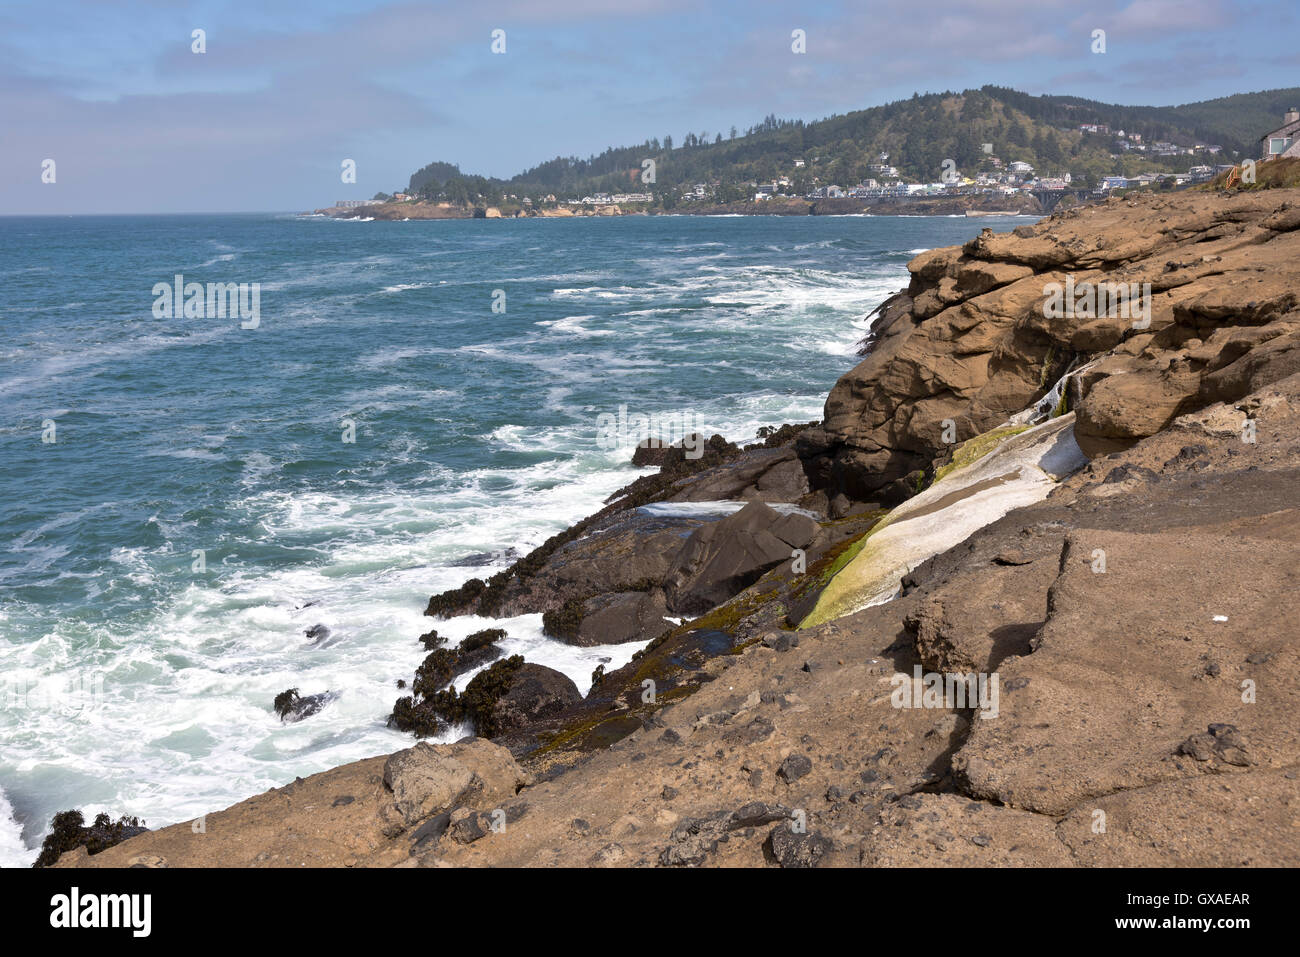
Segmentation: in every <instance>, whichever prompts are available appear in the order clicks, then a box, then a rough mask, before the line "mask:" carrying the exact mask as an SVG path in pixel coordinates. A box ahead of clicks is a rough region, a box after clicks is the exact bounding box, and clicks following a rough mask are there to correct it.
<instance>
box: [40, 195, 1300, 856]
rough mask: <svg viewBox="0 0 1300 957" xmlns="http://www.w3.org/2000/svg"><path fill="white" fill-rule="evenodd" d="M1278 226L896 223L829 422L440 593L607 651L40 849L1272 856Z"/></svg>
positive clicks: (1132, 207)
mask: <svg viewBox="0 0 1300 957" xmlns="http://www.w3.org/2000/svg"><path fill="white" fill-rule="evenodd" d="M1298 253H1300V195H1297V192H1296V191H1289V190H1274V191H1267V192H1259V193H1251V194H1243V195H1230V194H1222V193H1208V192H1207V193H1182V194H1178V195H1174V196H1164V197H1147V198H1144V199H1141V200H1132V201H1116V202H1111V203H1107V204H1104V205H1101V206H1098V207H1089V208H1084V209H1080V210H1076V211H1070V212H1064V213H1061V214H1057V215H1054V216H1052V217H1049V218H1048V219H1045V220H1043V221H1041V222H1039V223H1038V224H1037V225H1034V226H1024V227H1020V228H1018V229H1016V230H1015V231H1014V233H1012V234H1005V235H997V234H993V233H991V232H989V231H985V232H983V233H982V234H981V235H980V236H978V237H977V238H975V239H973V240H972V241H971V242H969V243H967V244H966V245H965V246H962V247H954V248H949V249H940V250H935V251H933V252H930V253H926V254H923V255H921V256H918V257H917V258H916V259H915V260H913V262H912V263H911V264H910V267H909V268H910V271H911V274H912V280H911V284H910V286H909V288H908V289H907V290H906V291H905V292H902V293H900V294H899V295H897V296H895V297H893V298H892V299H890V300H889V301H888V302H887V303H885V304H884V306H883V307H882V309H881V310H880V312H879V315H878V317H877V319H876V321H875V323H874V325H873V326H872V328H871V332H870V334H869V336H868V341H867V342H866V343H865V344H864V348H865V350H866V355H865V357H864V359H863V361H862V362H861V363H860V364H859V365H858V366H857V367H856V368H855V369H853V370H852V371H850V372H849V373H848V374H847V375H845V376H844V377H843V378H842V379H841V380H840V381H839V383H837V385H836V386H835V388H834V390H833V391H832V392H831V395H830V397H829V398H828V400H827V404H826V414H825V418H824V421H822V422H820V423H814V424H809V425H807V426H800V427H787V428H785V429H782V430H779V431H778V432H776V433H775V434H773V435H771V436H768V437H767V438H766V439H765V440H764V441H763V442H761V443H757V444H755V445H753V446H750V447H748V448H740V447H737V446H734V445H731V444H729V443H727V442H725V441H723V440H722V439H721V438H719V437H715V438H714V440H712V441H711V442H710V444H709V446H708V451H707V452H706V453H705V454H704V455H703V456H702V457H701V458H700V459H698V460H691V459H688V458H687V457H686V456H685V454H684V451H683V450H682V449H669V450H649V449H647V450H641V451H639V452H638V458H639V459H640V460H641V461H643V462H644V463H646V464H654V465H656V466H657V467H658V468H659V471H658V472H657V473H656V474H651V475H647V476H645V477H644V478H642V479H640V480H638V482H637V483H634V484H633V485H631V486H629V487H628V488H626V489H624V490H621V492H620V493H617V494H616V495H615V496H614V497H613V498H612V499H611V501H610V503H609V504H608V506H607V507H606V508H605V509H604V510H603V511H602V512H600V513H598V514H597V515H595V516H592V517H591V518H589V519H587V520H585V521H584V522H582V523H580V524H579V525H578V526H575V528H574V529H572V530H570V531H569V532H568V533H565V534H562V535H559V536H556V538H554V539H552V540H551V541H550V542H547V543H546V544H545V545H544V546H542V547H541V548H540V549H538V550H536V551H535V552H533V553H532V554H530V555H528V556H525V557H524V558H523V559H521V560H520V561H519V562H518V563H516V565H514V566H513V567H512V568H510V569H509V570H507V571H506V572H503V573H501V574H500V575H498V576H495V577H494V578H493V579H490V580H488V581H471V582H470V583H468V584H467V585H466V586H465V587H463V588H461V589H457V590H456V591H454V592H450V593H447V594H444V595H439V596H434V598H433V599H431V601H430V603H429V608H428V614H429V615H430V616H431V617H433V618H435V619H436V618H439V617H445V616H448V615H455V614H463V613H469V612H477V613H482V614H489V615H490V614H504V613H510V614H517V613H521V612H541V613H543V614H544V615H545V616H546V619H545V620H546V621H547V627H548V629H549V630H551V631H552V633H553V634H555V635H556V636H557V638H559V639H560V640H569V641H575V642H578V643H583V642H588V643H591V642H594V641H600V642H609V641H624V640H627V641H633V640H639V641H645V640H646V639H651V640H650V641H649V643H648V644H647V645H646V646H645V647H644V648H643V649H642V650H641V651H640V652H638V654H637V655H636V657H635V658H634V659H633V660H632V662H631V663H629V664H628V665H627V666H625V667H624V668H620V669H618V670H616V671H613V672H610V673H608V674H603V673H598V674H597V675H595V676H594V680H593V683H592V687H591V689H590V690H589V691H588V692H587V694H586V695H583V696H577V695H575V693H574V690H573V689H572V687H571V686H570V687H567V688H566V687H561V686H560V683H558V682H553V681H549V680H548V677H547V676H546V675H545V674H542V673H539V671H538V670H537V669H536V668H535V667H534V668H533V670H532V671H525V666H524V665H523V664H522V663H521V662H518V661H517V660H514V659H509V660H507V661H505V662H499V663H498V665H494V666H492V667H493V669H499V670H497V671H495V672H493V673H492V675H491V677H490V679H489V680H486V681H484V682H483V683H482V685H481V687H480V688H479V689H478V691H476V692H475V696H474V701H473V706H474V709H477V710H474V711H473V712H472V713H475V714H481V715H486V716H488V717H486V718H484V719H482V720H483V725H482V727H480V731H481V732H483V733H484V734H490V735H492V737H493V740H492V742H488V741H485V740H483V739H481V738H479V739H472V740H470V741H466V742H461V743H458V744H454V745H439V746H432V747H431V746H428V745H425V744H419V745H417V746H415V747H414V748H412V749H409V750H407V751H403V752H399V754H397V755H393V756H391V757H389V758H387V759H385V758H382V757H381V758H374V759H370V760H369V761H363V762H358V763H356V764H353V765H348V766H345V767H343V768H338V769H335V770H334V771H330V772H327V773H325V774H322V775H316V776H314V777H312V778H310V779H307V780H305V781H299V782H295V783H294V784H291V785H289V786H288V787H286V788H282V789H278V790H276V791H273V792H269V793H268V794H266V795H260V796H258V797H255V798H252V799H250V800H249V801H246V802H243V803H241V804H239V805H236V806H235V807H233V808H230V809H228V810H226V811H223V812H219V813H217V814H213V815H209V816H208V818H207V821H206V830H205V831H204V832H203V833H195V832H194V829H193V828H191V827H190V826H189V825H188V824H180V825H176V826H173V827H169V828H164V829H162V830H160V831H157V832H150V833H146V834H141V835H138V836H135V837H132V838H131V839H129V840H127V841H125V842H124V843H122V844H120V845H119V846H117V847H114V848H110V849H108V850H104V851H102V852H100V853H98V854H96V855H95V856H93V857H91V856H87V854H86V853H85V851H84V849H83V850H80V851H77V852H73V853H71V854H68V855H65V856H64V858H63V860H62V863H63V864H65V865H70V864H79V865H88V866H96V865H120V864H123V863H126V862H129V861H135V862H137V863H141V864H145V865H152V866H160V865H161V864H166V865H170V866H176V865H204V864H225V865H237V866H259V865H282V866H288V865H292V866H298V865H300V864H320V865H345V864H346V865H352V864H374V865H392V864H397V865H402V866H445V865H458V864H493V865H497V864H522V865H535V866H536V865H555V864H596V865H602V866H605V865H631V864H643V865H663V866H683V865H684V866H691V865H713V864H721V865H753V866H762V865H781V866H792V867H799V866H814V865H847V866H858V865H871V866H890V865H895V866H897V865H916V864H922V865H953V864H956V865H1024V864H1037V865H1053V866H1075V865H1093V864H1121V865H1189V864H1201V865H1210V866H1242V865H1252V864H1272V865H1292V866H1294V865H1296V864H1300V842H1297V841H1296V839H1295V835H1296V833H1297V830H1296V828H1297V827H1300V729H1298V728H1297V725H1296V723H1295V721H1294V717H1293V716H1294V714H1295V712H1296V709H1297V707H1300V690H1298V689H1300V656H1298V654H1297V650H1298V649H1297V644H1298V642H1300V632H1298V631H1297V628H1296V625H1295V622H1296V621H1297V620H1300V597H1297V596H1300V589H1298V588H1297V585H1300V578H1298V577H1297V576H1298V574H1300V573H1298V571H1297V569H1300V495H1298V494H1297V492H1296V489H1297V487H1300V486H1298V484H1297V483H1298V482H1300V308H1298V304H1297V301H1296V294H1295V292H1294V291H1293V290H1294V289H1295V288H1296V283H1297V279H1298V278H1300V255H1297V254H1298ZM1103 284H1104V285H1103ZM1103 288H1104V289H1106V290H1109V292H1108V293H1107V298H1104V299H1102V300H1101V301H1100V302H1099V298H1098V295H1097V294H1098V292H1099V291H1100V290H1101V289H1103ZM1121 288H1122V289H1123V290H1125V291H1126V294H1125V296H1123V297H1117V296H1116V295H1112V294H1111V293H1113V292H1114V291H1115V290H1119V289H1121ZM1127 291H1133V295H1132V297H1131V298H1129V297H1128V296H1127ZM668 618H681V619H683V620H682V621H681V623H680V624H673V623H672V622H670V621H668V620H667V619H668ZM413 637H414V636H413ZM426 646H427V647H432V645H429V644H428V643H426ZM414 651H415V648H414V642H413V654H412V658H411V661H410V662H409V663H407V667H414V665H415V664H416V663H417V662H418V658H419V656H418V655H417V654H415V653H414ZM434 654H436V652H434ZM440 661H441V659H440V660H439V662H440ZM439 662H429V661H427V660H426V662H425V665H422V666H421V667H422V668H425V671H424V674H425V675H428V674H430V673H431V669H433V666H434V665H438V664H439ZM426 666H428V667H426ZM434 670H436V669H434ZM490 670H491V669H490ZM544 671H545V669H541V672H544ZM481 674H483V675H488V674H489V672H488V671H485V672H482V673H481ZM525 676H526V680H525ZM516 682H519V683H518V684H516ZM440 683H441V679H439V681H438V682H435V683H434V684H440ZM427 690H428V692H429V693H428V694H419V695H415V696H413V697H412V698H410V699H407V700H406V702H405V705H404V707H405V708H407V709H408V710H407V711H405V712H402V713H403V714H406V715H410V714H412V713H416V714H421V715H424V716H425V718H426V719H427V721H428V722H429V724H427V725H420V726H417V727H416V728H415V730H420V729H421V728H422V727H423V728H425V729H428V728H437V727H438V725H437V723H436V722H437V720H438V715H439V714H440V713H441V712H440V709H442V708H445V707H447V706H448V699H447V698H446V697H445V696H442V697H440V694H441V692H440V691H438V690H437V689H436V688H435V687H434V686H433V685H431V686H430V687H429V688H428V689H427ZM452 704H456V702H452ZM460 704H461V705H463V701H462V702H461V703H460ZM398 710H400V709H398ZM396 713H397V712H396V711H395V714H396ZM507 718H508V720H507ZM308 837H310V840H308V839H307V838H308Z"/></svg>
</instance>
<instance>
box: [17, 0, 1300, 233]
mask: <svg viewBox="0 0 1300 957" xmlns="http://www.w3.org/2000/svg"><path fill="white" fill-rule="evenodd" d="M1298 10H1300V5H1297V4H1296V3H1295V0H1261V2H1252V0H1244V2H1230V0H1114V2H1111V0H1098V2H1083V3H1080V2H1077V0H1075V2H1065V0H1035V2H1009V0H936V2H932V3H904V2H898V0H891V2H888V3H876V2H857V3H849V2H817V0H800V2H782V3H778V2H767V0H744V2H702V0H445V2H396V3H394V2H381V0H347V2H342V0H313V2H310V3H308V2H306V0H293V2H285V0H204V2H196V3H187V2H183V0H136V2H131V3H127V2H117V0H86V2H76V0H4V2H3V4H0V215H13V214H75V213H131V212H138V213H149V212H154V213H158V212H236V211H258V210H267V211H299V210H310V209H315V208H318V207H323V206H328V205H331V204H332V203H333V202H334V201H336V200H340V199H366V198H369V197H371V196H373V195H374V194H375V193H376V192H377V191H381V190H382V191H385V192H391V191H393V190H395V189H399V188H402V187H404V186H405V184H406V182H407V180H408V178H409V176H410V174H411V172H413V171H414V170H416V169H418V168H419V167H421V166H423V165H425V164H426V163H428V162H431V161H433V160H442V161H446V162H452V163H458V164H459V165H460V167H461V169H462V170H464V171H465V172H474V173H481V174H484V175H494V176H501V177H507V176H511V175H513V174H515V173H517V172H520V171H522V170H524V169H526V168H528V167H531V166H534V165H536V164H537V163H539V162H542V161H544V160H547V159H551V158H553V157H555V156H559V155H565V156H568V155H576V156H587V155H589V154H592V153H599V152H601V151H602V150H604V149H605V148H606V147H607V146H614V145H630V144H635V143H640V142H643V141H644V140H646V139H647V138H649V137H659V138H660V139H662V138H663V137H664V136H665V135H671V136H672V137H673V138H674V140H676V141H678V142H681V139H682V137H683V136H684V135H685V134H686V133H687V132H695V133H697V134H698V133H700V132H703V131H706V132H708V133H709V136H710V138H712V136H713V135H714V134H715V133H717V132H723V133H724V135H725V134H726V132H727V131H728V130H729V129H730V128H731V127H732V126H733V125H734V126H736V127H739V128H740V129H742V130H743V129H744V128H746V127H748V126H751V125H753V124H755V123H757V122H759V121H760V120H761V119H762V118H763V117H764V116H766V115H767V114H769V113H775V114H776V115H777V116H779V117H781V118H790V119H796V118H798V119H805V120H814V119H818V118H821V117H823V116H827V115H830V114H833V113H845V112H848V111H851V110H855V109H863V108H866V107H869V106H876V105H879V104H881V103H886V102H889V101H891V100H897V99H901V98H905V97H909V96H911V95H912V93H913V92H922V93H925V92H938V91H943V90H962V89H966V88H971V87H979V86H983V85H984V84H988V83H992V84H996V85H999V86H1010V87H1014V88H1016V89H1020V90H1024V91H1026V92H1029V93H1034V94H1038V93H1055V94H1069V95H1075V96H1084V97H1088V98H1091V99H1098V100H1104V101H1106V102H1111V103H1124V104H1143V105H1168V104H1177V103H1188V102H1194V101H1197V100H1204V99H1212V98H1214V97H1218V96H1224V95H1228V94H1231V93H1242V92H1251V91H1255V90H1264V89H1275V88H1278V87H1287V86H1295V85H1300V52H1298V48H1297V45H1296V38H1297V37H1300V30H1298V29H1297V28H1298V27H1300V13H1298V12H1297V11H1298ZM196 30H202V31H203V41H204V47H205V49H204V52H201V53H200V52H195V50H194V47H195V46H196V41H195V39H194V31H196ZM498 30H499V31H504V52H502V53H496V52H493V49H492V48H493V33H494V31H498ZM795 30H802V31H803V33H804V36H805V38H806V39H805V52H803V53H796V52H795V51H794V49H793V47H794V46H795V41H794V40H793V39H792V34H793V31H795ZM1096 30H1104V31H1105V47H1106V49H1105V52H1104V53H1097V52H1093V47H1094V46H1095V43H1094V39H1093V33H1094V31H1096ZM498 36H500V35H498ZM500 45H501V44H500V43H498V44H497V46H498V47H500ZM47 160H53V161H54V163H53V168H52V173H53V176H52V177H51V176H50V172H49V170H50V165H49V164H48V163H47V162H46V161H47ZM345 160H352V161H353V162H354V163H355V165H356V182H355V183H344V182H343V181H342V175H341V173H342V167H343V163H344V161H345ZM50 178H53V182H45V181H43V180H47V179H50Z"/></svg>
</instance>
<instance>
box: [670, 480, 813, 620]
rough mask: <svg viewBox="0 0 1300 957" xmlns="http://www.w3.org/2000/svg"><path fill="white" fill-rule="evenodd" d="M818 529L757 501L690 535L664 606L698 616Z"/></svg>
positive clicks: (802, 518) (799, 517)
mask: <svg viewBox="0 0 1300 957" xmlns="http://www.w3.org/2000/svg"><path fill="white" fill-rule="evenodd" d="M819 531H820V528H819V526H818V524H817V523H816V522H814V521H813V520H812V519H810V518H808V517H807V516H805V515H800V514H797V513H792V514H789V515H782V514H780V513H779V512H777V511H776V510H775V509H773V508H770V507H769V506H767V505H764V504H763V503H762V502H750V503H749V504H748V505H746V506H745V507H744V508H742V509H741V510H740V511H739V512H736V513H735V514H734V515H729V516H728V517H727V518H724V519H722V520H721V521H719V522H715V523H714V524H712V525H706V526H703V527H701V528H698V529H696V530H695V531H694V532H692V533H691V536H690V538H688V539H687V540H686V544H685V545H683V546H682V550H681V551H680V552H679V553H678V555H677V557H676V559H674V563H673V568H672V570H671V571H670V572H669V574H668V576H667V578H666V581H665V584H666V591H667V597H668V606H669V608H671V609H672V610H673V611H675V612H678V613H681V614H686V615H699V614H703V613H704V612H706V611H708V610H709V609H711V608H713V607H715V606H716V605H720V604H722V603H723V602H725V601H727V600H728V599H729V598H732V597H734V596H735V595H738V594H739V593H740V592H742V591H744V590H745V589H746V588H748V587H749V586H750V585H752V584H754V582H756V581H758V579H759V578H761V577H762V576H763V575H764V574H765V573H766V572H768V571H770V570H771V569H773V568H775V567H776V566H777V565H780V564H781V563H782V562H787V561H789V560H790V559H791V557H792V555H793V551H794V549H796V548H806V547H807V546H808V545H810V544H811V543H812V542H813V541H814V539H816V538H817V535H818V533H819Z"/></svg>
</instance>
